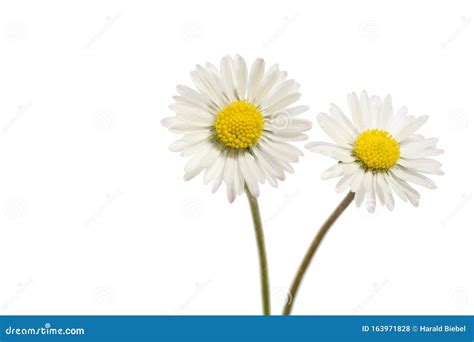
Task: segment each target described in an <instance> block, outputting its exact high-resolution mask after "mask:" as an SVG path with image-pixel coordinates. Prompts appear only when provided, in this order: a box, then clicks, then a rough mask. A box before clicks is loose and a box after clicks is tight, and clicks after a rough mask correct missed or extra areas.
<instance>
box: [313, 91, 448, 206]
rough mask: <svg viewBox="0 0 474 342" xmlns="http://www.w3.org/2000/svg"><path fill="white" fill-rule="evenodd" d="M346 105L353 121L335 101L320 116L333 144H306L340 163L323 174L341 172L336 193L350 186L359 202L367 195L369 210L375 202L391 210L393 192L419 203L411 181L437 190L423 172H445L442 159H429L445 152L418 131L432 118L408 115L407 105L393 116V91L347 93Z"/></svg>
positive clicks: (322, 125) (414, 203)
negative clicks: (377, 93)
mask: <svg viewBox="0 0 474 342" xmlns="http://www.w3.org/2000/svg"><path fill="white" fill-rule="evenodd" d="M348 104H349V109H350V112H351V114H352V122H351V121H350V120H349V119H348V118H347V117H346V116H345V115H344V113H343V112H342V110H341V109H339V107H337V106H336V105H334V104H331V107H330V109H329V113H330V114H329V115H328V114H324V113H321V114H319V115H318V117H317V120H318V123H319V124H320V126H321V128H322V129H323V130H324V132H326V134H327V135H328V136H329V137H330V138H331V139H332V140H333V141H334V143H325V142H311V143H308V144H306V147H307V148H308V149H310V150H311V151H313V152H316V153H320V154H323V155H326V156H328V157H330V158H333V159H335V160H337V161H338V163H337V164H336V165H333V166H331V167H330V168H329V169H327V170H326V171H324V172H323V174H322V176H321V178H323V179H328V178H332V177H340V176H342V178H341V179H340V180H339V182H338V183H337V185H336V191H337V192H342V191H345V190H348V189H350V191H352V192H354V193H355V201H356V205H357V206H360V205H361V203H362V202H363V201H364V199H365V200H366V201H365V202H366V205H367V209H368V211H369V212H374V210H375V205H376V201H377V200H378V202H380V204H381V205H386V206H387V207H388V208H389V209H390V210H392V209H393V207H394V199H393V194H392V193H396V194H397V195H398V197H400V198H401V199H402V200H403V201H405V202H406V201H409V202H410V203H411V204H413V205H414V206H418V204H419V199H420V195H419V193H418V192H417V191H416V190H415V189H414V188H413V187H412V186H411V185H410V184H409V183H415V184H418V185H421V186H424V187H427V188H430V189H435V188H436V185H435V183H434V182H433V181H432V180H431V179H429V178H428V177H426V176H425V175H423V174H433V175H442V174H443V172H442V171H441V163H440V162H438V161H436V160H433V159H431V158H430V157H433V156H437V155H439V154H441V153H443V151H442V150H439V149H437V148H436V144H437V142H438V139H436V138H429V139H427V138H425V137H423V136H422V135H420V134H417V131H418V130H419V129H420V127H421V126H423V125H424V124H425V122H426V121H427V120H428V116H426V115H425V116H420V117H414V116H411V115H407V108H406V107H402V108H400V109H399V110H398V112H397V113H396V114H395V115H393V109H392V100H391V97H390V95H387V96H386V97H385V99H384V100H383V101H382V99H381V98H380V97H378V96H371V97H369V96H368V95H367V93H366V92H365V91H363V92H362V94H361V96H360V98H359V97H358V96H357V95H356V94H355V93H352V94H349V95H348Z"/></svg>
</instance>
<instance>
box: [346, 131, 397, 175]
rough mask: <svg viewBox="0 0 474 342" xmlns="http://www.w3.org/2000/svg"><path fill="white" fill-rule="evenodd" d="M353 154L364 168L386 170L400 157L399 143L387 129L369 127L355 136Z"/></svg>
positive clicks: (375, 170) (374, 170)
mask: <svg viewBox="0 0 474 342" xmlns="http://www.w3.org/2000/svg"><path fill="white" fill-rule="evenodd" d="M353 154H354V156H355V157H356V158H357V160H358V161H359V162H360V163H361V164H362V165H363V166H364V167H365V168H366V169H369V170H371V171H373V172H380V171H388V170H390V168H392V166H394V165H395V164H396V163H397V161H398V159H399V158H400V145H399V144H398V142H397V141H396V140H395V139H394V138H393V137H392V136H391V135H390V134H389V133H388V132H387V131H384V130H381V129H369V130H367V131H364V132H362V133H361V134H360V135H359V136H358V137H357V139H356V141H355V144H354V151H353Z"/></svg>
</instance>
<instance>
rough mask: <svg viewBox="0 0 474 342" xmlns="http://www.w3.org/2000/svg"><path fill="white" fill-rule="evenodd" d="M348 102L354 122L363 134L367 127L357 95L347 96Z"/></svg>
mask: <svg viewBox="0 0 474 342" xmlns="http://www.w3.org/2000/svg"><path fill="white" fill-rule="evenodd" d="M347 102H348V104H349V109H350V111H351V115H352V122H354V124H355V126H356V127H357V129H358V130H359V132H362V131H363V130H364V129H365V126H364V121H363V119H362V114H361V112H360V103H359V98H358V97H357V95H356V94H355V93H352V94H349V95H348V96H347Z"/></svg>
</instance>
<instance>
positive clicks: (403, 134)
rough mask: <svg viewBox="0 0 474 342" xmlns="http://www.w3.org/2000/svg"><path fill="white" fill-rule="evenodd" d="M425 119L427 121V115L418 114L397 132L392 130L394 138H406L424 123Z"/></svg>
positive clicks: (400, 139) (399, 139) (398, 139)
mask: <svg viewBox="0 0 474 342" xmlns="http://www.w3.org/2000/svg"><path fill="white" fill-rule="evenodd" d="M426 121H428V116H427V115H423V116H420V117H418V118H416V119H415V120H414V121H412V122H410V123H409V124H407V125H406V126H404V127H402V128H401V129H400V131H399V132H392V134H393V136H394V137H395V139H397V141H402V140H403V139H405V138H408V137H409V136H410V135H412V134H413V133H415V132H416V131H417V130H418V129H419V128H420V127H421V126H423V125H424V124H425V123H426Z"/></svg>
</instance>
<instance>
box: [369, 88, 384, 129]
mask: <svg viewBox="0 0 474 342" xmlns="http://www.w3.org/2000/svg"><path fill="white" fill-rule="evenodd" d="M381 111H382V100H381V99H380V97H379V96H371V97H370V113H371V118H370V127H377V128H379V127H380V119H381Z"/></svg>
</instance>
